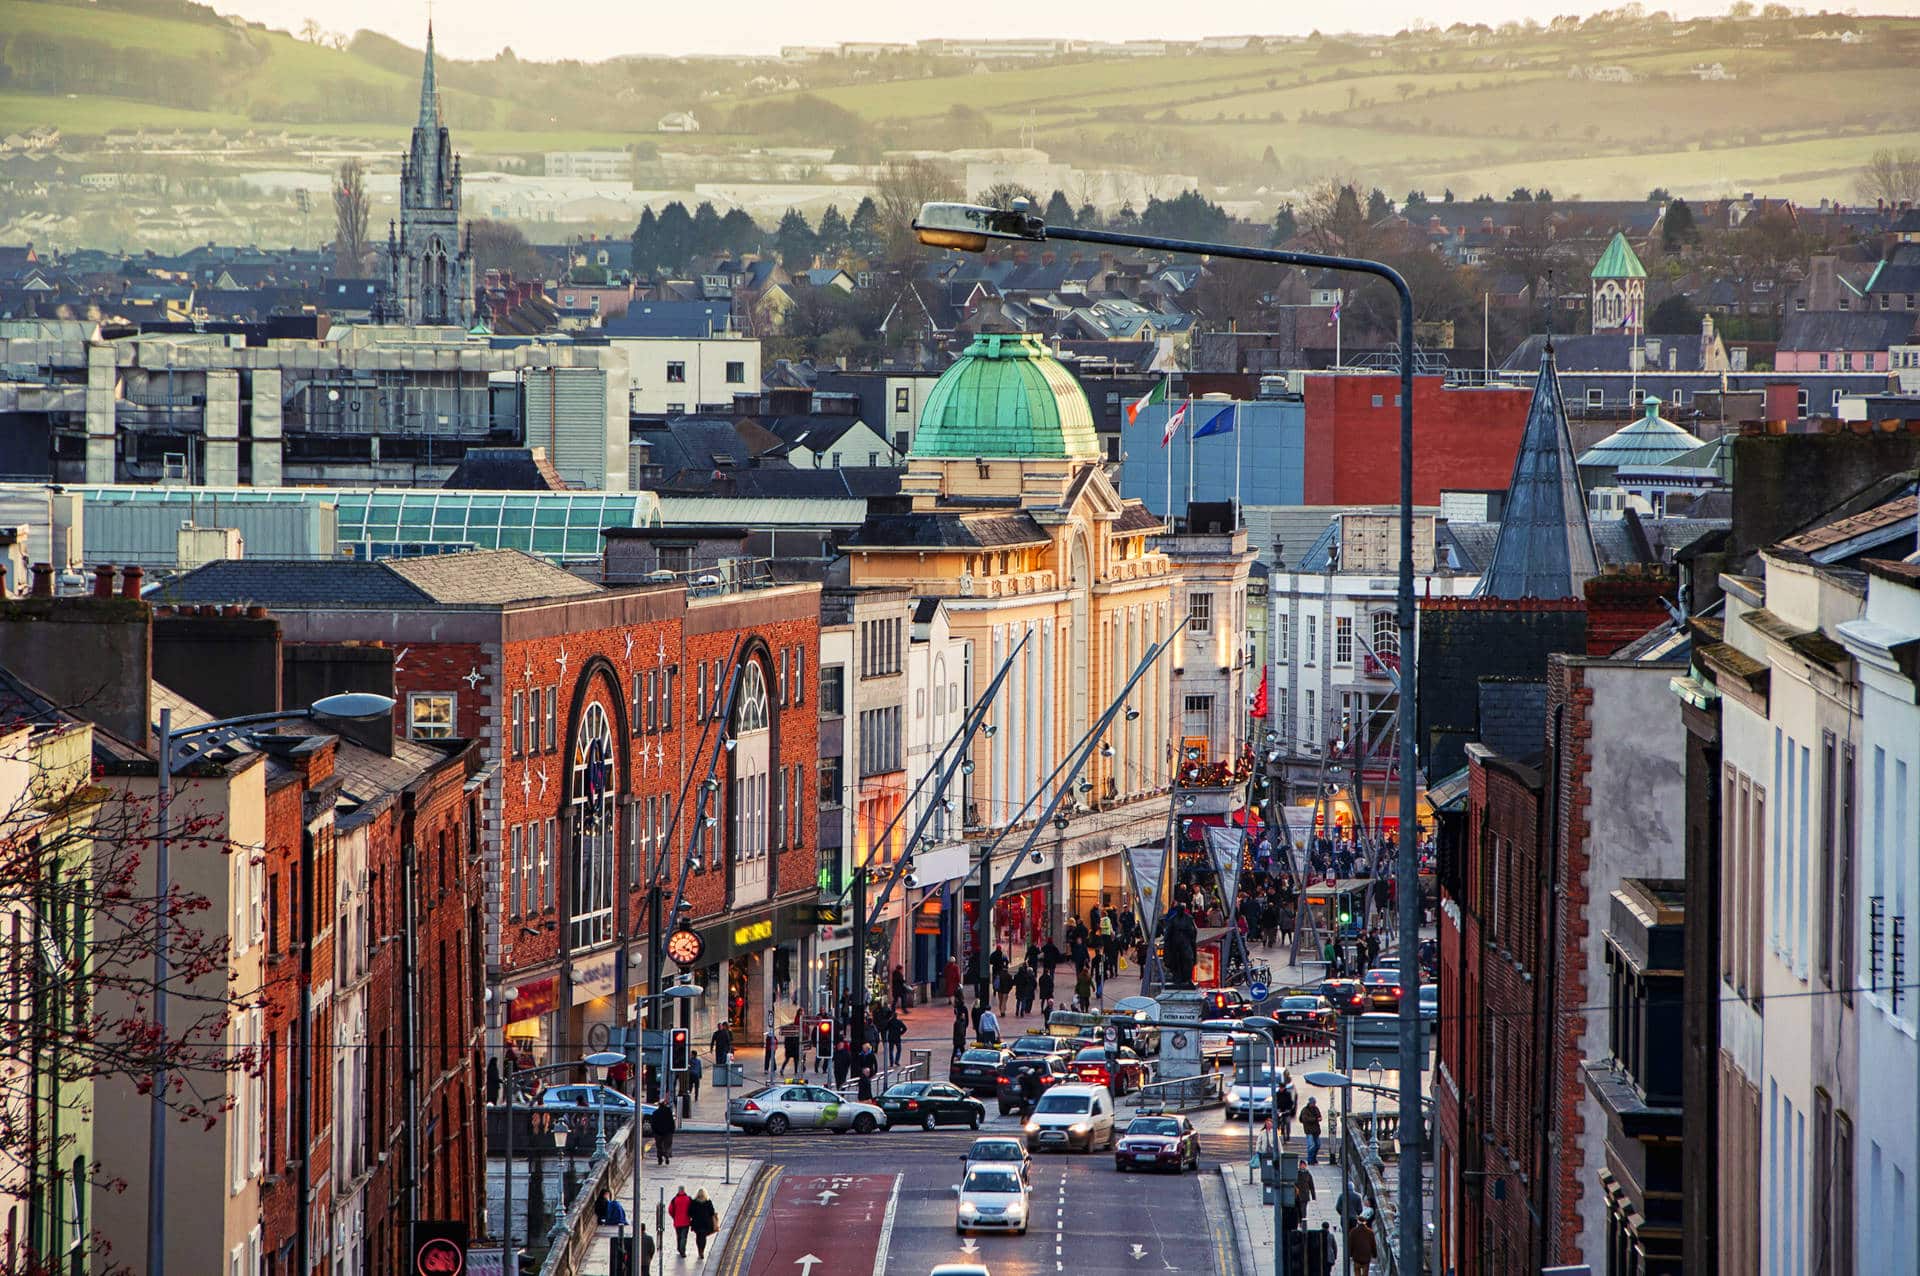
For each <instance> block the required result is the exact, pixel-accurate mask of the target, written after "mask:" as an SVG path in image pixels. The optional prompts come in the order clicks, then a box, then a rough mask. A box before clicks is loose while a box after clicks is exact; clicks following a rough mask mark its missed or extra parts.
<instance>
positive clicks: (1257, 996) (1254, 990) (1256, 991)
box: [1247, 979, 1271, 1001]
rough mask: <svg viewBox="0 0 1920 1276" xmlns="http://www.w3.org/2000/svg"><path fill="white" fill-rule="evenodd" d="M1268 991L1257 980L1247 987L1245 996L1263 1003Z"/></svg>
mask: <svg viewBox="0 0 1920 1276" xmlns="http://www.w3.org/2000/svg"><path fill="white" fill-rule="evenodd" d="M1270 991H1271V989H1269V988H1268V987H1267V986H1266V985H1265V984H1263V983H1261V982H1260V981H1259V980H1258V979H1256V980H1254V981H1253V982H1252V983H1250V984H1248V985H1247V996H1249V997H1251V998H1253V999H1254V1000H1255V1001H1265V1000H1266V999H1267V993H1268V992H1270Z"/></svg>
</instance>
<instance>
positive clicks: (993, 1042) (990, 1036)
mask: <svg viewBox="0 0 1920 1276" xmlns="http://www.w3.org/2000/svg"><path fill="white" fill-rule="evenodd" d="M980 1040H982V1041H984V1042H986V1043H987V1044H988V1045H990V1046H997V1045H999V1044H1000V1016H999V1015H996V1014H994V1013H993V1007H992V1006H988V1007H987V1008H986V1009H985V1010H982V1011H981V1012H980Z"/></svg>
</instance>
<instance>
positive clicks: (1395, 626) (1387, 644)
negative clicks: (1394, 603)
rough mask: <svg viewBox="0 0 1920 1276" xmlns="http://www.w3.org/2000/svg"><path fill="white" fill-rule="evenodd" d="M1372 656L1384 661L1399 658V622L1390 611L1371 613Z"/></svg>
mask: <svg viewBox="0 0 1920 1276" xmlns="http://www.w3.org/2000/svg"><path fill="white" fill-rule="evenodd" d="M1372 641H1373V654H1374V655H1376V656H1378V657H1379V658H1380V659H1381V660H1384V661H1393V660H1397V659H1398V658H1399V656H1400V622H1399V620H1398V618H1396V617H1395V616H1394V614H1393V613H1392V612H1390V611H1376V612H1374V613H1373V634H1372Z"/></svg>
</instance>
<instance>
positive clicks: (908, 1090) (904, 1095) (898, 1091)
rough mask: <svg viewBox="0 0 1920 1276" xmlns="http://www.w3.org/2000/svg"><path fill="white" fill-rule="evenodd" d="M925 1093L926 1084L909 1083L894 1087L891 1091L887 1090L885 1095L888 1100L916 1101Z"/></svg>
mask: <svg viewBox="0 0 1920 1276" xmlns="http://www.w3.org/2000/svg"><path fill="white" fill-rule="evenodd" d="M926 1092H927V1083H926V1082H924V1081H909V1082H906V1083H904V1084H902V1085H897V1086H894V1087H893V1088H892V1089H891V1090H888V1091H887V1093H886V1097H887V1098H889V1099H917V1098H919V1097H920V1096H921V1095H923V1094H925V1093H926Z"/></svg>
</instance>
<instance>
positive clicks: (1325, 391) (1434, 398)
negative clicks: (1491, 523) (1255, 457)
mask: <svg viewBox="0 0 1920 1276" xmlns="http://www.w3.org/2000/svg"><path fill="white" fill-rule="evenodd" d="M1399 394H1400V379H1399V378H1398V377H1394V376H1354V375H1350V374H1340V375H1325V376H1309V377H1308V378H1307V379H1306V388H1305V393H1304V395H1303V397H1304V399H1305V403H1306V459H1307V468H1306V476H1305V481H1304V492H1305V497H1304V502H1305V503H1306V504H1308V505H1382V504H1390V503H1392V502H1395V501H1398V500H1399V499H1400V408H1399V406H1398V405H1397V404H1396V403H1395V399H1396V398H1398V396H1399ZM1532 397H1533V395H1532V391H1531V390H1526V389H1493V388H1486V387H1462V388H1457V389H1455V388H1448V387H1447V386H1446V385H1445V384H1444V383H1443V379H1442V378H1440V377H1437V376H1421V377H1415V378H1414V381H1413V421H1414V426H1413V428H1414V441H1413V446H1414V455H1415V456H1416V457H1418V458H1419V462H1418V464H1417V465H1416V466H1415V467H1414V473H1413V483H1414V489H1413V499H1414V501H1415V502H1416V503H1418V504H1422V505H1437V504H1439V503H1440V493H1441V491H1442V490H1446V489H1463V490H1468V491H1487V490H1500V489H1504V488H1505V487H1506V486H1507V484H1508V482H1509V481H1511V479H1512V477H1513V458H1514V454H1515V453H1516V452H1518V451H1519V449H1520V436H1521V435H1522V434H1523V433H1524V432H1525V430H1526V424H1527V407H1528V404H1529V403H1530V402H1531V401H1532ZM1376 399H1377V400H1378V402H1377V403H1376V402H1375V400H1376Z"/></svg>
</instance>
